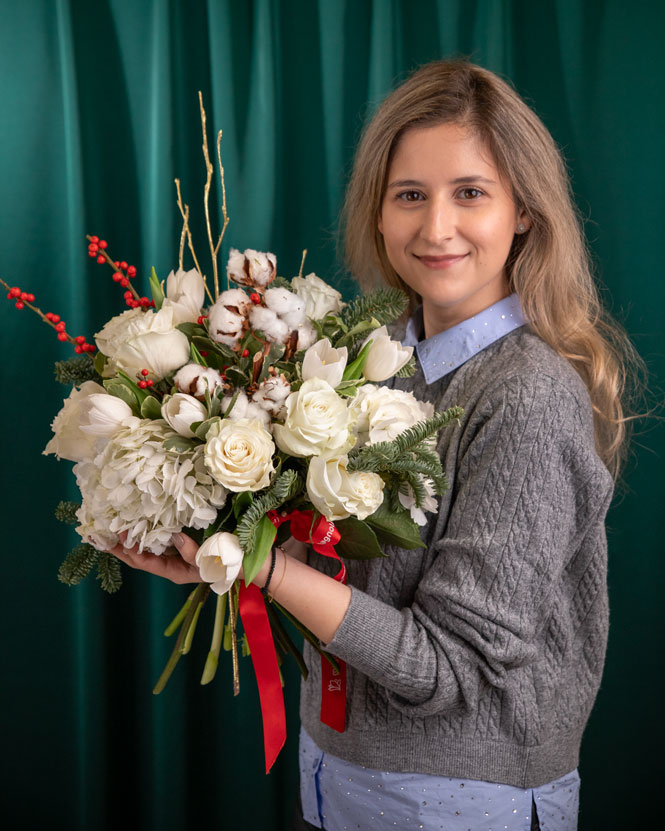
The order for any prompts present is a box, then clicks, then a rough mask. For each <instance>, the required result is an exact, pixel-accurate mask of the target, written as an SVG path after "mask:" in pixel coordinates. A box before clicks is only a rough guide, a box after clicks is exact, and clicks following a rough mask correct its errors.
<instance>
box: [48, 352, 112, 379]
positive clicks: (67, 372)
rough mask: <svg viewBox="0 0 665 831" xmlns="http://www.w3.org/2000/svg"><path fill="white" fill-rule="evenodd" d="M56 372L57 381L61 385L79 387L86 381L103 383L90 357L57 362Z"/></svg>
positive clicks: (83, 356) (82, 356)
mask: <svg viewBox="0 0 665 831" xmlns="http://www.w3.org/2000/svg"><path fill="white" fill-rule="evenodd" d="M54 372H55V380H56V381H58V382H59V383H61V384H73V385H75V386H78V385H79V384H83V383H84V382H85V381H96V382H97V383H98V384H100V383H101V381H102V378H101V376H100V374H99V373H98V372H97V370H96V369H95V365H94V363H93V360H92V358H91V357H90V355H80V356H78V355H77V356H76V357H74V358H68V359H67V360H66V361H56V362H55V367H54Z"/></svg>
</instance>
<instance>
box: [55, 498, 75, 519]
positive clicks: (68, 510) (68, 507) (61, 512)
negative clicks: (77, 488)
mask: <svg viewBox="0 0 665 831" xmlns="http://www.w3.org/2000/svg"><path fill="white" fill-rule="evenodd" d="M80 507H81V503H80V502H65V501H64V500H63V501H62V502H58V504H57V505H56V507H55V518H56V519H57V520H58V521H59V522H64V523H66V524H67V525H78V524H79V521H78V517H77V516H76V512H77V511H78V509H79V508H80Z"/></svg>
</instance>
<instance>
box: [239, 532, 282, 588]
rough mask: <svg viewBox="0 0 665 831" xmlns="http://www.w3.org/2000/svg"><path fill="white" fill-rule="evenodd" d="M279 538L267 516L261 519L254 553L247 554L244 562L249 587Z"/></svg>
mask: <svg viewBox="0 0 665 831" xmlns="http://www.w3.org/2000/svg"><path fill="white" fill-rule="evenodd" d="M276 536H277V529H276V528H275V526H274V525H273V524H272V522H271V521H270V520H269V519H268V517H267V516H264V517H261V519H260V521H259V524H258V527H257V529H256V534H255V543H254V547H253V549H252V551H249V552H248V553H246V554H245V556H244V558H243V561H242V568H243V573H244V575H245V583H246V584H247V585H249V584H250V583H251V582H252V581H253V580H254V578H255V577H256V575H257V574H258V573H259V571H260V570H261V566H262V565H263V563H264V562H265V560H266V557H267V556H268V554H269V553H270V549H271V548H272V544H273V542H274V541H275V537H276Z"/></svg>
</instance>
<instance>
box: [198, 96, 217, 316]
mask: <svg viewBox="0 0 665 831" xmlns="http://www.w3.org/2000/svg"><path fill="white" fill-rule="evenodd" d="M199 106H200V108H201V132H202V134H203V146H202V150H203V158H204V160H205V165H206V183H205V188H204V189H203V208H204V210H205V216H206V228H207V230H208V244H209V245H210V256H211V258H212V277H213V282H214V286H215V300H217V298H218V297H219V275H218V273H217V251H218V247H217V248H216V247H215V245H214V243H213V241H212V228H211V226H210V186H211V184H212V174H213V167H212V162H211V161H210V153H209V152H208V133H207V130H206V111H205V109H204V107H203V95H202V94H201V91H200V90H199Z"/></svg>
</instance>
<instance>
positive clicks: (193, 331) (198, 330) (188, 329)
mask: <svg viewBox="0 0 665 831" xmlns="http://www.w3.org/2000/svg"><path fill="white" fill-rule="evenodd" d="M175 328H176V329H179V330H180V331H181V332H182V333H183V334H185V335H187V337H188V338H189V340H193V339H194V338H195V337H199V336H203V337H205V339H206V340H208V333H207V332H206V330H205V329H204V327H203V326H199V324H198V323H179V324H178V325H177V326H176V327H175Z"/></svg>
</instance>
